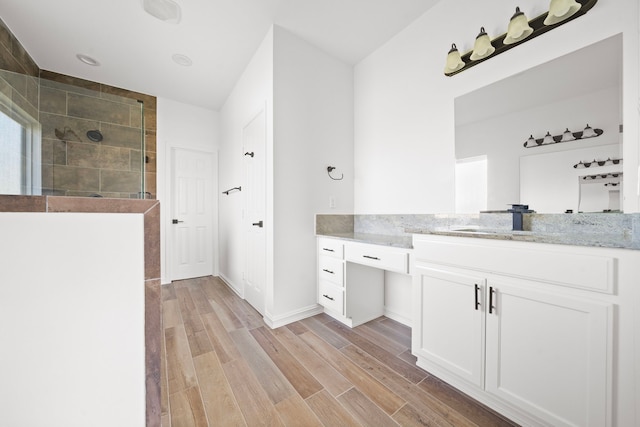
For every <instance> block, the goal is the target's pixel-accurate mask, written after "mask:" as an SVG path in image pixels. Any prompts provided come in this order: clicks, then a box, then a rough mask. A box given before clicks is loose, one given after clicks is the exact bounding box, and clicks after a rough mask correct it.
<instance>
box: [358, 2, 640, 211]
mask: <svg viewBox="0 0 640 427" xmlns="http://www.w3.org/2000/svg"><path fill="white" fill-rule="evenodd" d="M518 5H519V6H520V8H521V9H522V10H523V11H524V12H525V13H526V14H527V15H528V17H529V18H533V17H535V16H537V15H539V14H541V13H543V12H544V11H545V8H546V7H548V2H540V1H535V0H522V1H520V2H519V3H518ZM514 9H515V6H514V3H513V2H512V1H509V0H489V1H483V2H477V1H472V0H458V1H443V2H439V3H438V4H437V5H436V6H434V7H433V8H432V9H431V10H429V11H428V12H427V13H426V14H424V15H423V16H421V17H420V18H418V19H417V20H416V21H415V22H414V23H413V24H411V25H410V26H409V27H407V28H406V29H405V30H403V31H402V32H401V33H399V34H398V35H397V36H396V37H394V38H393V39H392V40H390V41H389V42H388V43H386V44H385V45H384V46H383V47H381V48H380V49H378V50H377V51H375V52H374V53H372V54H371V55H370V56H368V57H367V58H365V59H364V60H363V61H361V62H360V63H359V64H357V65H356V67H355V186H354V188H355V212H356V213H438V212H452V211H453V210H454V161H455V160H454V133H455V131H454V127H455V125H454V99H455V98H456V97H457V96H460V95H462V94H465V93H468V92H471V91H473V90H475V89H478V88H480V87H483V86H485V85H488V84H490V83H493V82H496V81H499V80H502V79H504V78H505V77H508V76H511V75H514V74H516V73H519V72H522V71H524V70H526V69H528V68H531V67H533V66H535V65H538V64H541V63H544V62H546V61H549V60H551V59H554V58H556V57H559V56H562V55H564V54H567V53H570V52H572V51H574V50H576V49H579V48H582V47H585V46H587V45H590V44H592V43H595V42H597V41H599V40H602V39H605V38H607V37H610V36H613V35H615V34H618V33H623V44H624V48H623V49H624V51H623V57H624V64H623V101H622V102H623V122H624V124H625V135H624V142H625V143H624V157H625V159H638V153H639V151H638V112H637V104H638V74H639V69H638V2H637V0H619V1H615V2H611V1H610V2H605V1H600V2H598V3H597V4H596V5H595V7H594V8H593V9H592V10H591V11H589V12H588V13H587V14H586V15H584V16H582V17H580V18H579V19H576V20H575V21H572V22H569V23H567V24H566V25H563V26H562V27H559V28H557V29H554V30H553V31H551V32H549V33H546V34H544V35H542V36H540V37H537V38H535V39H532V40H530V41H528V42H526V43H524V44H522V45H519V46H517V47H516V48H514V49H512V50H510V51H508V52H506V53H503V54H502V55H500V56H497V57H495V58H492V59H490V60H488V61H486V62H484V63H482V64H480V65H478V66H476V67H474V68H472V69H469V70H467V71H464V72H462V73H460V74H458V75H456V76H454V77H446V76H444V74H443V68H444V60H445V56H446V53H447V51H448V49H449V47H450V45H451V43H454V42H455V43H456V44H457V46H458V48H460V50H461V51H463V52H465V51H468V50H470V49H471V48H472V47H473V42H474V39H475V35H476V33H477V31H478V29H479V28H480V26H484V27H485V28H486V30H487V31H488V32H489V34H490V35H491V36H492V37H495V36H496V35H499V34H502V33H504V32H505V30H506V27H507V24H508V21H509V18H510V17H511V15H512V14H513V12H514ZM596 60H597V59H596ZM487 102H491V101H490V100H487ZM634 163H635V162H634V161H629V162H628V164H627V166H626V168H625V180H628V182H631V183H635V182H637V179H638V171H637V169H636V168H633V167H632V165H633V164H634ZM631 187H635V186H633V185H632V186H626V187H625V190H629V191H628V192H627V193H626V195H627V200H625V210H627V211H628V212H635V211H638V210H639V209H638V195H637V193H636V189H635V188H633V189H632V190H633V191H632V190H631Z"/></svg>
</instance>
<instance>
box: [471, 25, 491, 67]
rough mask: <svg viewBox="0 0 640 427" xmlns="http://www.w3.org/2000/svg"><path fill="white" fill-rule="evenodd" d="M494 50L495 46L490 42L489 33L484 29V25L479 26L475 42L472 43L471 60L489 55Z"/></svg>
mask: <svg viewBox="0 0 640 427" xmlns="http://www.w3.org/2000/svg"><path fill="white" fill-rule="evenodd" d="M495 51H496V48H495V47H493V45H492V44H491V39H490V38H489V35H488V34H487V32H486V31H485V30H484V27H481V28H480V34H478V36H477V37H476V42H475V44H474V45H473V53H472V54H471V60H472V61H477V60H478V59H483V58H487V57H489V56H491V54H492V53H493V52H495Z"/></svg>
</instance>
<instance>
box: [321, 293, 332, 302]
mask: <svg viewBox="0 0 640 427" xmlns="http://www.w3.org/2000/svg"><path fill="white" fill-rule="evenodd" d="M322 296H323V297H325V298H326V299H328V300H331V301H333V298H331V297H330V296H329V295H324V294H322Z"/></svg>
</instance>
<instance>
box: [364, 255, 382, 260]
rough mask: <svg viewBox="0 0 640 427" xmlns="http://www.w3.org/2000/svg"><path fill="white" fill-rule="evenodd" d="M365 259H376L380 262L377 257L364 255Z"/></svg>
mask: <svg viewBox="0 0 640 427" xmlns="http://www.w3.org/2000/svg"><path fill="white" fill-rule="evenodd" d="M362 257H363V258H367V259H374V260H376V261H380V258H378V257H375V256H371V255H362Z"/></svg>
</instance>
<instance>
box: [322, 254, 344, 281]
mask: <svg viewBox="0 0 640 427" xmlns="http://www.w3.org/2000/svg"><path fill="white" fill-rule="evenodd" d="M318 270H319V271H318V277H319V278H320V279H322V280H328V281H330V282H332V283H334V284H336V285H338V286H342V285H343V284H344V262H343V261H342V260H341V259H336V258H331V257H326V256H321V257H318Z"/></svg>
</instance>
